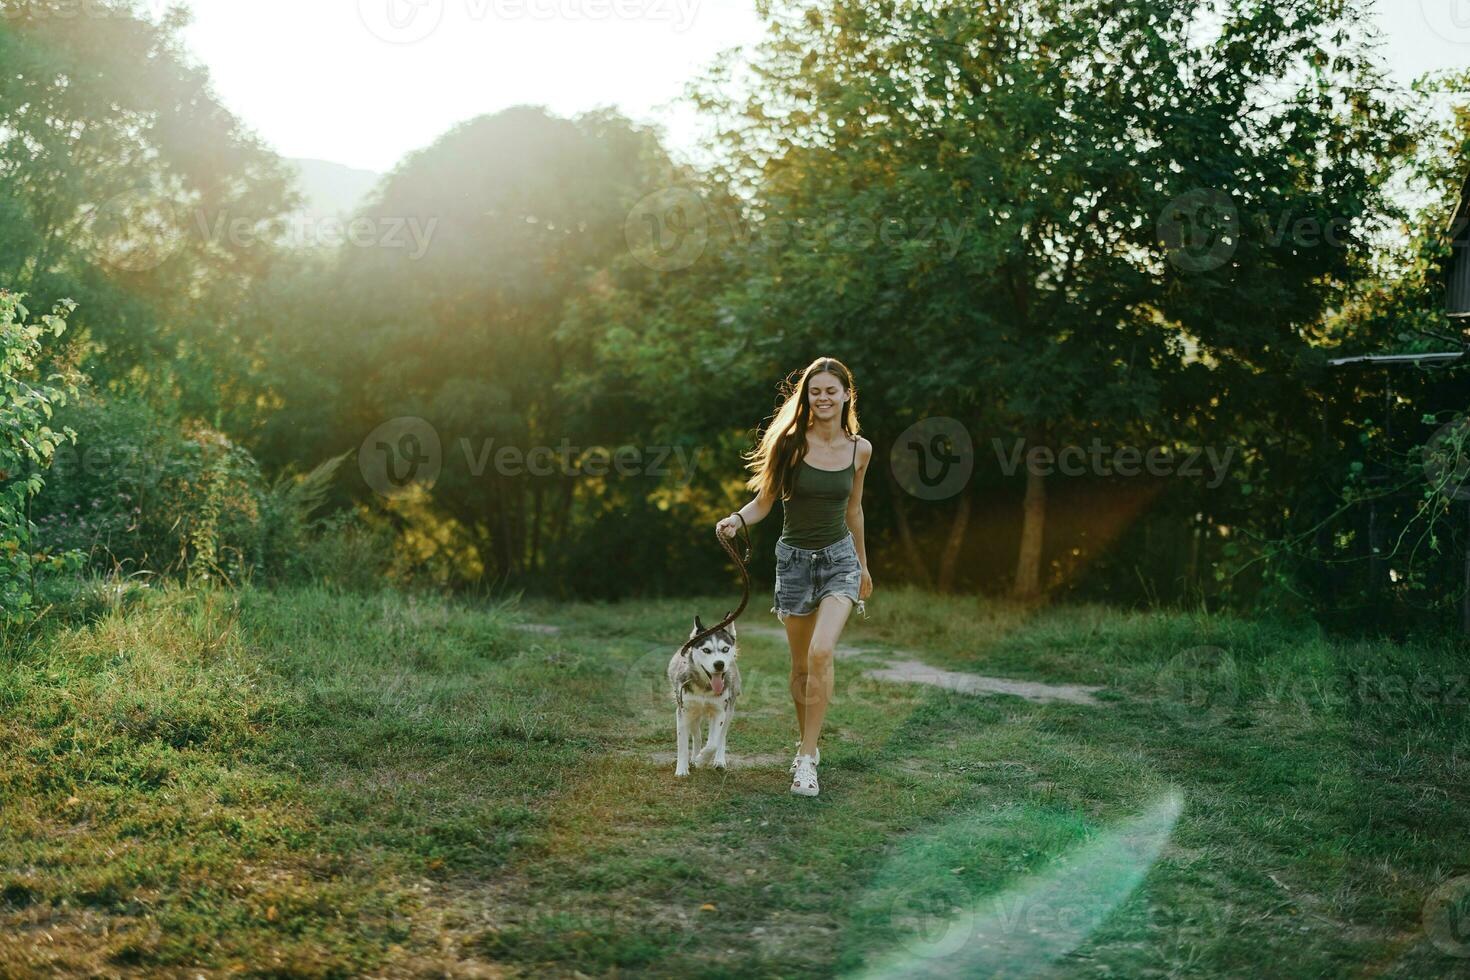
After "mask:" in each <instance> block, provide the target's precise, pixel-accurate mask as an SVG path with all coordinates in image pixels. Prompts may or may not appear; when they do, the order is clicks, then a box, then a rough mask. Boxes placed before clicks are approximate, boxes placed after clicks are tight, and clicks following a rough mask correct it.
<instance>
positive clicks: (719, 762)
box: [714, 755, 726, 769]
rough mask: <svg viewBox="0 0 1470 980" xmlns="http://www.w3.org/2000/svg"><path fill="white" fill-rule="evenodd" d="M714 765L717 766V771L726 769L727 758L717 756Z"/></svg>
mask: <svg viewBox="0 0 1470 980" xmlns="http://www.w3.org/2000/svg"><path fill="white" fill-rule="evenodd" d="M714 765H715V768H716V769H724V768H725V765H726V762H725V757H724V756H722V755H717V756H715V763H714Z"/></svg>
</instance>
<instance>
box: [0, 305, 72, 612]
mask: <svg viewBox="0 0 1470 980" xmlns="http://www.w3.org/2000/svg"><path fill="white" fill-rule="evenodd" d="M74 308H75V307H74V304H72V303H71V302H70V301H64V302H62V303H60V304H58V305H57V306H56V308H55V310H54V311H53V312H52V314H51V315H50V316H43V317H42V318H41V322H40V323H27V322H26V319H27V317H28V315H29V314H28V313H27V311H26V308H25V307H23V306H21V305H20V297H19V296H16V295H15V294H13V293H9V292H6V291H4V290H0V622H5V623H12V622H18V621H21V620H23V619H25V618H26V616H27V614H28V613H29V612H30V609H31V607H32V605H33V603H34V599H35V597H34V592H35V581H36V572H37V570H38V568H42V567H44V568H48V569H51V570H60V571H66V570H73V569H74V568H75V566H76V564H77V559H76V556H74V555H68V554H66V553H65V552H64V551H63V552H56V553H48V552H46V551H44V550H40V551H38V550H36V547H35V537H36V535H35V526H34V525H33V524H32V523H31V519H30V507H31V503H32V499H33V498H34V497H35V495H36V494H37V493H39V492H40V491H41V489H42V487H43V486H44V485H45V481H44V480H43V479H42V477H41V473H43V472H44V471H45V470H46V469H47V468H48V467H49V466H50V465H51V461H52V458H53V456H54V455H55V453H56V448H57V446H58V445H60V444H62V442H63V441H64V440H66V439H75V438H76V434H75V433H74V432H72V431H71V430H70V429H68V428H66V427H64V426H63V427H62V428H61V429H60V430H59V431H58V430H57V429H55V428H52V422H51V419H52V414H53V412H54V410H55V408H56V407H57V406H60V405H64V404H66V401H67V399H68V398H69V397H72V396H73V395H75V393H76V386H77V381H78V380H79V379H78V378H77V377H76V376H75V375H70V374H58V373H53V374H50V375H48V376H46V377H44V378H43V377H41V372H40V370H39V368H38V367H37V364H38V362H39V361H40V358H41V352H42V346H41V342H42V339H43V338H45V337H46V336H47V335H50V336H57V337H59V336H60V335H61V334H62V333H63V332H64V331H65V330H66V316H67V314H69V313H70V312H71V311H72V310H73V309H74Z"/></svg>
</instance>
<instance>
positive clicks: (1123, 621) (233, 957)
mask: <svg viewBox="0 0 1470 980" xmlns="http://www.w3.org/2000/svg"><path fill="white" fill-rule="evenodd" d="M722 602H727V600H726V599H723V598H721V599H714V600H706V601H701V602H681V601H647V602H637V603H625V604H606V603H600V604H599V603H588V604H578V605H564V604H551V603H545V602H534V601H527V602H524V603H522V604H520V605H519V606H515V607H512V606H501V607H496V608H487V607H472V606H469V605H468V604H465V603H456V602H450V601H445V600H440V599H431V598H416V597H412V596H407V595H399V594H393V593H387V594H382V595H375V596H360V595H352V594H338V593H334V592H331V591H327V590H323V589H299V590H288V591H260V590H251V589H245V590H241V591H238V592H226V591H194V592H190V591H182V590H165V591H159V592H156V593H151V594H146V595H144V596H142V597H141V598H140V599H138V600H137V601H135V602H132V603H129V604H126V605H123V606H120V607H115V608H103V609H100V610H97V611H94V612H92V613H90V614H88V615H87V616H81V615H80V614H77V615H76V617H75V618H74V619H73V620H71V621H69V622H68V621H60V620H54V618H53V619H48V620H46V621H43V623H42V624H41V626H40V627H39V628H37V629H34V630H32V631H31V632H30V633H29V634H25V635H14V636H12V637H11V638H10V640H9V642H8V644H7V647H6V650H5V653H4V657H3V660H0V739H3V742H0V813H3V822H0V855H3V857H0V975H5V976H11V975H19V976H25V975H40V974H54V973H63V974H89V975H90V974H98V973H101V974H113V973H119V972H127V971H136V972H139V973H152V972H177V971H182V970H183V969H184V968H186V967H193V966H200V967H204V968H210V969H216V970H220V971H223V972H241V973H246V974H249V975H256V976H266V975H269V976H353V975H359V974H363V973H371V974H375V975H426V976H432V975H443V974H445V973H453V972H456V971H467V970H468V969H469V967H470V966H471V965H473V964H493V966H494V969H495V970H502V971H504V972H505V973H508V974H512V975H514V974H525V975H542V974H544V973H547V972H550V973H553V974H560V975H570V974H573V973H575V972H581V973H584V974H596V975H614V974H620V973H638V974H640V975H641V974H655V975H665V976H688V975H701V976H807V975H820V976H829V975H833V974H834V973H838V974H840V973H846V972H848V971H853V972H860V971H863V970H865V969H873V968H878V969H880V970H883V969H886V970H889V971H890V972H897V973H914V972H917V971H918V970H919V969H920V968H922V967H925V966H935V967H944V966H954V965H955V964H957V963H965V962H967V960H966V958H967V957H980V959H979V960H977V961H975V962H978V963H980V964H983V965H986V966H987V967H988V970H987V972H990V973H993V974H1003V975H1040V976H1067V977H1070V976H1119V975H1121V976H1149V975H1166V976H1177V975H1198V976H1214V975H1221V974H1228V975H1258V976H1302V977H1308V976H1324V975H1332V976H1336V975H1370V974H1371V975H1375V976H1378V975H1398V976H1405V977H1413V976H1428V975H1441V974H1445V973H1449V972H1453V971H1454V970H1455V969H1457V968H1462V967H1463V965H1464V964H1465V963H1467V962H1470V961H1467V960H1464V959H1456V958H1453V957H1451V956H1449V955H1447V954H1446V952H1445V951H1444V950H1443V949H1442V948H1441V946H1443V945H1446V943H1444V942H1442V943H1441V945H1440V946H1437V945H1436V944H1435V943H1433V942H1431V941H1430V937H1429V935H1428V934H1427V932H1426V928H1425V922H1424V913H1423V910H1424V907H1425V902H1426V899H1427V898H1428V897H1429V895H1430V894H1431V892H1433V891H1434V890H1435V889H1436V888H1437V887H1438V886H1440V885H1441V884H1442V883H1444V882H1446V881H1447V880H1450V879H1453V878H1455V877H1457V876H1460V875H1465V874H1467V873H1470V828H1467V826H1466V824H1465V821H1464V816H1463V815H1464V814H1465V813H1466V812H1467V807H1470V789H1467V783H1466V780H1465V778H1464V777H1465V775H1466V766H1465V763H1464V760H1465V759H1466V758H1467V757H1470V754H1467V753H1470V728H1467V726H1466V721H1467V714H1470V711H1467V708H1466V705H1465V703H1464V702H1465V701H1466V700H1467V699H1470V687H1467V686H1466V685H1465V683H1464V678H1465V676H1466V675H1467V674H1470V667H1467V666H1466V662H1465V660H1464V658H1463V654H1462V653H1461V652H1460V651H1457V650H1455V649H1452V648H1448V647H1447V648H1444V649H1431V648H1401V647H1395V646H1392V645H1389V644H1385V643H1358V644H1338V643H1334V642H1332V641H1329V640H1328V639H1326V638H1324V637H1323V636H1321V635H1319V634H1317V633H1315V632H1312V631H1309V630H1304V629H1302V628H1300V627H1295V628H1289V627H1283V626H1272V625H1266V624H1256V623H1249V622H1243V621H1240V620H1235V619H1231V618H1229V617H1222V616H1206V615H1192V614H1182V613H1179V614H1170V613H1151V614H1141V613H1121V612H1112V611H1108V610H1105V609H1099V608H1093V607H1083V608H1067V609H1050V610H1046V609H1032V608H1026V607H1019V606H1011V605H1007V604H1004V603H996V602H989V601H982V600H976V599H966V598H954V597H936V596H931V595H926V594H923V593H920V592H916V591H901V590H900V591H888V592H885V593H884V594H883V595H882V596H881V597H879V598H878V601H875V602H873V603H870V605H869V612H870V617H869V619H868V620H866V621H859V620H854V621H853V622H852V623H851V625H850V626H849V628H848V631H847V633H846V635H845V636H844V644H853V645H857V646H862V647H864V648H869V649H870V650H872V651H880V652H878V653H866V654H864V656H862V657H860V658H857V659H853V660H849V659H843V660H840V661H839V662H838V667H837V673H838V690H837V699H836V701H835V703H834V704H833V706H832V707H831V709H830V710H829V714H828V720H827V726H826V728H825V730H824V733H823V737H822V748H823V753H822V756H823V758H822V767H821V774H822V785H823V792H822V795H821V796H820V797H818V798H816V799H803V798H798V797H794V796H792V795H791V794H789V793H788V792H787V791H786V785H787V776H786V772H785V762H786V761H787V759H788V758H789V755H790V751H791V745H792V742H793V741H794V739H795V737H796V731H795V723H794V714H793V711H792V707H791V702H790V699H789V695H788V694H787V692H786V677H785V674H786V661H787V654H786V651H785V647H784V643H783V642H782V641H780V640H779V639H777V638H773V637H770V636H765V635H760V634H758V633H755V632H751V631H747V632H746V633H745V634H744V635H743V636H742V644H741V647H742V652H741V663H742V673H743V675H744V680H745V695H744V698H743V699H742V701H741V703H740V706H739V710H738V713H737V718H736V722H735V727H734V732H733V735H732V737H731V753H732V756H733V757H735V758H736V759H737V760H738V759H740V758H742V757H743V758H749V757H752V756H755V757H766V758H767V759H768V761H767V762H766V763H764V764H760V765H747V766H744V767H740V766H738V764H737V767H735V768H731V769H730V770H727V771H725V772H717V771H705V770H696V771H695V772H694V774H693V775H692V776H691V777H690V778H689V779H688V780H677V781H676V780H675V779H674V778H673V775H672V771H673V765H672V761H671V760H670V759H669V755H670V753H671V752H672V750H673V733H672V721H673V717H672V708H671V707H670V706H669V705H667V704H666V702H665V695H664V693H663V691H662V686H661V685H662V680H661V677H662V667H663V664H664V662H665V661H666V660H667V658H668V655H669V654H670V653H671V652H672V650H673V649H675V648H676V647H677V645H678V642H679V640H680V639H681V638H682V637H683V636H684V635H685V634H686V633H687V630H688V627H689V620H690V619H691V617H692V613H693V612H695V611H699V612H701V613H703V614H705V615H706V618H713V617H714V615H715V614H716V612H718V610H720V609H723V608H725V606H724V605H722V604H721V603H722ZM758 606H759V604H758V603H756V602H753V603H752V609H751V611H750V612H748V613H747V616H746V618H745V620H743V622H744V623H745V624H750V625H754V624H757V623H760V624H766V625H774V623H775V621H774V618H773V617H770V616H768V615H762V614H761V613H759V612H758V611H757V607H758ZM519 620H524V621H530V622H548V623H555V624H558V625H560V626H561V627H562V629H561V631H560V632H558V633H555V634H542V633H537V632H532V631H526V630H522V629H517V628H515V624H516V622H517V621H519ZM881 651H899V652H903V653H906V654H911V655H916V656H918V657H920V658H922V659H924V660H926V661H927V662H929V663H932V664H935V665H939V666H945V667H949V668H951V669H957V670H969V671H975V672H980V673H990V674H995V675H1000V676H1007V677H1015V678H1025V679H1032V680H1039V681H1050V682H1058V683H1061V682H1065V683H1083V684H1094V685H1101V686H1103V687H1105V688H1106V691H1105V692H1104V693H1103V696H1102V697H1103V700H1102V703H1101V704H1100V705H1098V706H1083V705H1072V704H1060V703H1057V704H1037V703H1031V702H1027V701H1022V700H1019V699H1016V698H1008V697H970V696H966V695H960V694H953V693H947V692H943V691H938V690H932V689H929V688H925V687H917V686H907V685H894V684H887V683H877V682H874V681H871V680H865V679H863V678H862V676H861V673H860V671H861V668H862V667H863V666H866V665H869V664H875V663H878V662H880V659H881ZM1170 800H1173V801H1176V803H1177V821H1175V816H1174V814H1173V812H1172V811H1171V812H1170V815H1169V818H1168V822H1166V823H1163V824H1161V826H1162V827H1163V830H1159V829H1158V828H1155V830H1152V831H1149V832H1148V833H1144V832H1142V831H1135V830H1130V829H1128V828H1131V827H1135V826H1136V825H1138V822H1139V821H1145V822H1147V821H1148V820H1149V819H1152V818H1150V817H1149V816H1148V815H1149V814H1154V813H1159V812H1161V810H1160V807H1161V806H1163V804H1161V801H1170ZM1155 823H1158V821H1155ZM1139 840H1147V841H1151V842H1152V843H1151V844H1150V845H1149V847H1142V846H1141V845H1139V844H1138V841H1139ZM1150 848H1152V849H1150ZM706 904H708V905H713V906H714V907H715V909H716V911H705V910H702V908H701V907H702V906H705V905H706ZM971 913H974V914H975V915H978V918H967V916H968V915H970V914H971ZM961 923H963V924H964V930H968V931H957V930H958V929H959V925H958V924H961ZM977 930H990V932H988V933H986V934H985V935H983V936H982V935H981V933H980V931H977ZM1441 938H1442V937H1441ZM946 944H948V945H946ZM950 946H953V947H954V949H953V950H952V951H950V952H946V950H949V949H950ZM1465 951H1466V952H1470V947H1467V948H1466V950H1465ZM986 957H988V959H987V958H986ZM977 969H978V967H977Z"/></svg>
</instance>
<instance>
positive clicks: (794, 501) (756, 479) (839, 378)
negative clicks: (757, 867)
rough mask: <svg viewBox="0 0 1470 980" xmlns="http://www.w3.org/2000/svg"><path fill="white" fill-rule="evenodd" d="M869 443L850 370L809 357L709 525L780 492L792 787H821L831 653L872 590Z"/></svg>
mask: <svg viewBox="0 0 1470 980" xmlns="http://www.w3.org/2000/svg"><path fill="white" fill-rule="evenodd" d="M872 456H873V444H872V443H871V442H869V441H868V440H866V439H864V438H862V437H861V436H859V435H858V420H857V391H856V389H855V388H854V387H853V384H852V373H851V372H849V371H848V370H847V367H846V366H845V365H843V363H842V362H841V361H839V360H837V359H836V358H832V357H819V358H817V359H816V360H815V361H813V362H812V363H811V364H809V365H807V368H806V370H805V371H803V372H802V374H801V380H800V382H799V383H798V384H797V385H796V386H795V387H794V388H791V389H790V390H789V391H787V392H786V395H785V400H784V401H783V402H782V403H781V407H780V408H778V409H777V410H776V415H775V418H774V419H773V420H772V421H771V424H770V426H769V427H768V428H767V429H766V431H765V433H764V434H763V435H762V436H761V439H760V443H759V444H758V445H757V447H756V448H755V449H754V450H753V451H752V452H750V453H748V454H747V459H748V460H749V462H748V463H747V468H748V469H750V470H752V471H754V474H755V475H754V476H752V477H751V478H750V480H749V482H747V484H746V488H747V489H749V490H754V491H756V498H755V499H754V500H752V501H751V502H750V503H748V504H746V505H745V506H744V507H742V508H740V510H739V511H737V512H736V513H734V514H731V515H730V516H729V517H726V518H725V519H724V520H722V521H720V522H719V524H717V525H715V529H716V531H717V532H718V533H720V534H724V535H727V536H734V534H735V532H736V531H737V530H739V528H740V519H741V518H742V517H743V518H744V519H745V523H746V524H755V523H757V522H759V521H760V520H761V519H762V518H764V517H765V516H766V515H767V514H769V513H770V512H771V508H772V507H773V506H774V505H775V502H776V499H777V498H780V499H781V501H782V521H781V537H780V539H779V540H778V541H777V542H776V604H775V605H773V606H772V607H771V611H772V612H773V613H775V614H776V617H777V618H778V619H780V620H781V622H782V623H784V624H785V626H786V641H787V643H789V644H790V646H791V697H792V700H794V701H795V702H796V727H797V730H798V731H799V733H800V735H801V738H800V740H799V741H798V742H797V744H796V759H795V760H794V761H793V762H792V763H791V771H792V773H793V779H792V782H791V792H793V793H799V794H801V795H802V796H816V795H817V792H818V790H817V763H818V762H820V761H821V752H820V750H818V748H817V736H818V735H819V734H820V733H821V731H822V720H823V718H825V717H826V714H827V702H828V701H829V700H830V699H831V697H832V689H833V674H832V656H833V651H835V650H836V648H837V638H838V637H839V636H841V634H842V627H843V626H844V625H846V623H847V617H848V614H849V613H851V612H852V608H853V606H854V605H856V606H857V607H858V610H859V611H860V612H861V613H862V614H863V615H864V616H866V615H867V608H866V606H865V604H864V600H866V599H867V598H868V596H869V595H871V594H872V592H873V577H872V575H870V574H869V573H868V553H867V549H866V548H865V547H864V544H863V476H864V474H866V473H867V470H868V461H869V460H870V459H872Z"/></svg>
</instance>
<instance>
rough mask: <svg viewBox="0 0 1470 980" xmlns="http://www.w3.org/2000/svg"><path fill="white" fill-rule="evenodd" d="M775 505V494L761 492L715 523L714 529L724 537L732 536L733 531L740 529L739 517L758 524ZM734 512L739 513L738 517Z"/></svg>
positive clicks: (746, 521) (747, 522) (748, 522)
mask: <svg viewBox="0 0 1470 980" xmlns="http://www.w3.org/2000/svg"><path fill="white" fill-rule="evenodd" d="M774 506H776V495H775V494H772V493H761V494H759V495H757V496H756V498H755V499H754V500H752V501H751V502H750V503H748V504H746V505H745V506H744V507H741V508H740V509H739V510H737V511H735V513H733V514H731V515H730V516H729V517H726V518H725V519H724V520H722V521H720V523H718V524H716V525H715V531H717V532H718V533H720V534H723V535H725V536H726V537H734V536H735V532H736V531H738V530H740V518H741V517H743V518H745V523H746V524H759V523H760V522H761V521H763V520H765V517H766V515H767V514H769V513H770V512H771V508H772V507H774ZM736 514H738V515H740V516H739V517H737V516H736Z"/></svg>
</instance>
